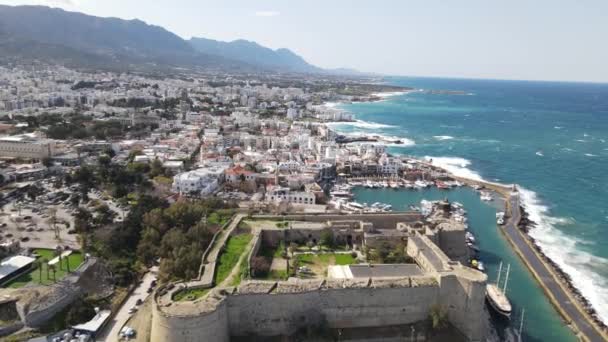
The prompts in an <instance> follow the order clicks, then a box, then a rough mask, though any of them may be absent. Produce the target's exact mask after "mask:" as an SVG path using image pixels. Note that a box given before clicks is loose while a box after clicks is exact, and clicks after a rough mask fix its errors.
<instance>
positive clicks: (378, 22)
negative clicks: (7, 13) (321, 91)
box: [0, 0, 608, 82]
mask: <svg viewBox="0 0 608 342" xmlns="http://www.w3.org/2000/svg"><path fill="white" fill-rule="evenodd" d="M0 4H9V5H20V4H43V5H50V6H53V7H62V8H65V9H68V10H75V11H80V12H84V13H87V14H92V15H98V16H113V17H119V18H124V19H132V18H139V19H141V20H144V21H146V22H147V23H150V24H155V25H160V26H163V27H165V28H167V29H168V30H170V31H172V32H174V33H176V34H178V35H180V36H182V37H184V38H190V37H192V36H199V37H206V38H213V39H219V40H234V39H238V38H244V39H248V40H254V41H256V42H258V43H260V44H263V45H266V46H268V47H271V48H280V47H286V48H289V49H291V50H293V51H295V52H296V53H298V54H300V55H302V56H303V57H304V58H305V59H306V60H307V61H309V62H310V63H312V64H315V65H318V66H321V67H332V68H333V67H352V68H356V69H359V70H363V71H373V72H380V73H386V74H393V75H411V76H447V77H475V78H478V77H479V78H503V79H541V80H581V81H596V82H597V81H599V82H608V1H606V0H572V1H569V0H461V1H451V0H445V1H440V0H424V1H420V0H416V1H414V0H411V1H410V0H374V1H372V0H299V1H296V0H289V1H287V0H284V1H278V0H275V1H273V0H260V1H255V0H216V1H210V0H171V1H169V0H29V1H28V0H0Z"/></svg>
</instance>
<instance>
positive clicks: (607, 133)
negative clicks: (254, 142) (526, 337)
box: [332, 78, 608, 340]
mask: <svg viewBox="0 0 608 342" xmlns="http://www.w3.org/2000/svg"><path fill="white" fill-rule="evenodd" d="M386 82H387V83H389V84H394V85H402V86H410V87H413V88H415V89H417V91H414V92H411V93H408V94H393V96H389V97H386V98H385V100H384V101H380V102H374V103H354V104H341V105H338V108H341V109H343V110H347V111H349V112H352V113H354V114H355V117H356V119H357V120H358V121H357V122H354V123H345V124H332V126H333V127H334V128H335V129H336V130H337V131H339V132H342V133H345V134H362V133H366V134H377V135H383V136H387V137H389V136H390V137H398V138H399V139H400V140H401V141H402V142H404V144H403V145H390V148H389V151H390V152H391V153H393V154H406V155H412V156H418V157H432V158H433V161H434V163H436V164H438V165H441V166H444V167H445V168H447V169H449V170H451V171H452V172H454V173H457V174H461V175H463V176H468V177H479V178H483V179H485V180H489V181H496V182H501V183H506V184H512V183H517V184H519V185H520V186H521V188H522V197H523V199H524V203H525V206H526V207H527V210H528V212H529V214H530V218H531V219H532V220H533V221H535V222H536V223H537V226H536V227H535V228H533V229H532V230H531V233H530V235H531V236H532V237H533V238H535V239H536V241H537V242H538V244H539V245H540V246H541V248H542V249H543V251H544V252H545V253H546V254H547V255H548V256H549V257H550V258H551V259H553V260H554V261H555V262H556V263H557V264H559V265H560V266H561V267H562V269H563V270H564V271H566V272H567V273H568V274H570V275H571V277H572V279H573V282H574V285H575V286H576V287H577V288H578V289H579V290H580V291H581V292H582V293H583V294H584V295H585V296H586V298H587V299H588V300H589V301H590V302H591V303H592V305H593V306H594V308H595V309H596V310H597V312H598V313H599V315H600V316H601V317H602V318H603V320H604V321H605V322H608V202H607V201H608V84H585V83H557V82H527V81H497V80H461V79H433V78H387V79H386ZM428 90H453V91H461V92H463V93H464V94H459V95H456V94H449V93H431V92H428ZM496 234H498V232H496ZM519 291H525V290H519ZM538 314H539V315H540V314H541V313H538ZM543 314H548V313H543ZM551 314H554V312H553V313H551ZM536 328H537V329H542V327H536ZM536 338H538V339H541V340H544V338H543V337H542V336H536Z"/></svg>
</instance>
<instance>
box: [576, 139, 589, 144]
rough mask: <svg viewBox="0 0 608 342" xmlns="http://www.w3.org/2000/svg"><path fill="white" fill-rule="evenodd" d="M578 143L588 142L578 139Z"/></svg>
mask: <svg viewBox="0 0 608 342" xmlns="http://www.w3.org/2000/svg"><path fill="white" fill-rule="evenodd" d="M576 141H578V142H582V143H584V142H587V141H586V140H583V139H576Z"/></svg>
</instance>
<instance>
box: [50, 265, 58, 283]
mask: <svg viewBox="0 0 608 342" xmlns="http://www.w3.org/2000/svg"><path fill="white" fill-rule="evenodd" d="M49 269H50V270H51V272H53V282H56V279H57V278H56V277H55V273H57V268H56V267H55V265H49Z"/></svg>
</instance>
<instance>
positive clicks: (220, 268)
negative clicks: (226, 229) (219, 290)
mask: <svg viewBox="0 0 608 342" xmlns="http://www.w3.org/2000/svg"><path fill="white" fill-rule="evenodd" d="M251 238H252V236H251V234H240V235H234V236H231V237H229V238H228V241H227V242H226V248H225V249H224V251H223V252H222V254H221V255H220V258H219V260H218V261H217V265H216V267H215V280H214V284H215V285H216V286H217V285H219V284H221V283H222V282H223V281H224V280H225V279H226V278H227V277H228V275H230V272H231V271H232V269H233V268H234V266H236V264H237V262H238V261H239V258H240V257H241V254H243V252H244V251H245V248H246V247H247V244H248V243H249V241H251Z"/></svg>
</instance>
